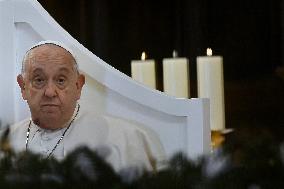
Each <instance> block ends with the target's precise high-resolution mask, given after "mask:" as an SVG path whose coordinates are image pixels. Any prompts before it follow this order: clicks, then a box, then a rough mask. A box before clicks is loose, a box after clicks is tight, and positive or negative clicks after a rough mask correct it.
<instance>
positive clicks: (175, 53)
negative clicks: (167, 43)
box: [173, 50, 178, 58]
mask: <svg viewBox="0 0 284 189" xmlns="http://www.w3.org/2000/svg"><path fill="white" fill-rule="evenodd" d="M177 57H178V52H177V51H176V50H173V58H177Z"/></svg>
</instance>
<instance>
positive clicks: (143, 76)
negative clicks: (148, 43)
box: [131, 52, 156, 89]
mask: <svg viewBox="0 0 284 189" xmlns="http://www.w3.org/2000/svg"><path fill="white" fill-rule="evenodd" d="M131 77H132V78H133V79H134V80H136V81H138V82H140V83H143V84H144V85H146V86H148V87H150V88H153V89H156V69H155V61H154V60H149V59H147V60H146V53H145V52H143V53H142V56H141V60H132V61H131Z"/></svg>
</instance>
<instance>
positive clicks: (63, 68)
mask: <svg viewBox="0 0 284 189" xmlns="http://www.w3.org/2000/svg"><path fill="white" fill-rule="evenodd" d="M59 71H61V72H67V73H70V69H68V68H65V67H62V68H59Z"/></svg>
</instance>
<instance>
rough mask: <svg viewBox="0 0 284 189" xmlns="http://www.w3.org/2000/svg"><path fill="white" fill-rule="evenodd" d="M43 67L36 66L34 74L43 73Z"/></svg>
mask: <svg viewBox="0 0 284 189" xmlns="http://www.w3.org/2000/svg"><path fill="white" fill-rule="evenodd" d="M42 72H43V69H42V68H36V69H34V70H32V74H37V73H42Z"/></svg>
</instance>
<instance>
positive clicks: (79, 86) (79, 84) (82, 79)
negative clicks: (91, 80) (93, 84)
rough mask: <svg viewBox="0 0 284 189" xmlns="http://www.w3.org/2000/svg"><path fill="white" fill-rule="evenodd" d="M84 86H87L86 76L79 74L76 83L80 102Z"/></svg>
mask: <svg viewBox="0 0 284 189" xmlns="http://www.w3.org/2000/svg"><path fill="white" fill-rule="evenodd" d="M84 85H85V75H83V74H79V76H78V79H77V83H76V86H77V90H78V97H77V98H78V100H79V99H80V97H81V91H82V88H83V86H84Z"/></svg>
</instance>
